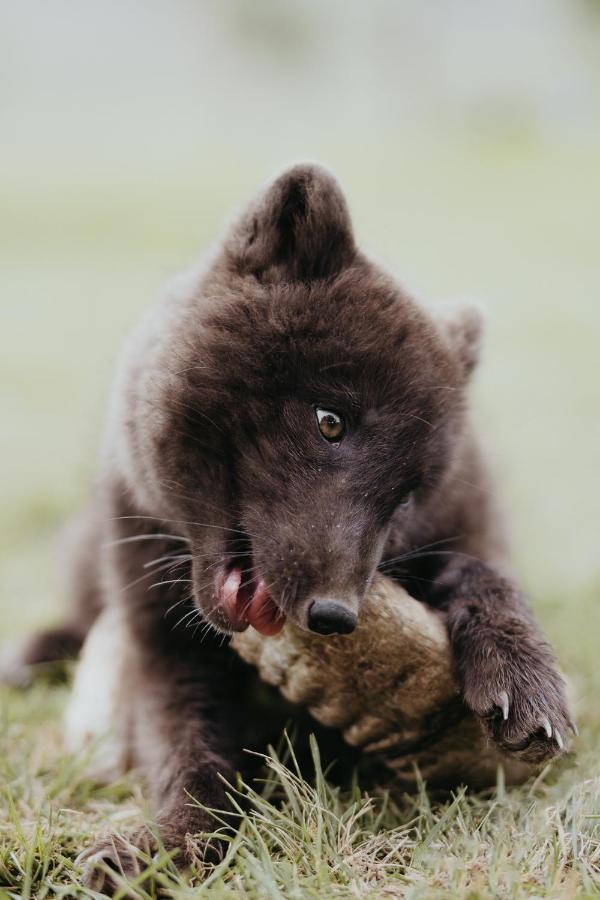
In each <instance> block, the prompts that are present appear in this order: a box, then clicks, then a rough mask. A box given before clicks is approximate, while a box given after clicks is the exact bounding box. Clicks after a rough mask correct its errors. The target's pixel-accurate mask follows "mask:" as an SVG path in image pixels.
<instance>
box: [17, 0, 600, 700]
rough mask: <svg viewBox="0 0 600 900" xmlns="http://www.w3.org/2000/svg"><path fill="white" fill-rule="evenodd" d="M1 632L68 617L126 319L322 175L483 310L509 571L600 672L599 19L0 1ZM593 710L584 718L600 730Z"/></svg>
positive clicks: (573, 6)
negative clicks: (287, 186) (61, 606)
mask: <svg viewBox="0 0 600 900" xmlns="http://www.w3.org/2000/svg"><path fill="white" fill-rule="evenodd" d="M0 11H1V16H2V21H1V22H0V135H1V139H0V154H1V157H2V165H1V166H0V216H1V220H0V228H1V236H0V254H1V264H0V273H1V274H0V287H1V293H0V301H1V304H2V307H1V348H0V349H1V355H0V390H1V410H0V427H1V453H2V471H1V492H2V496H1V503H0V535H1V536H0V567H1V572H0V604H1V606H0V636H3V637H7V636H12V635H16V634H18V633H21V632H23V631H25V630H27V629H28V628H31V627H32V626H34V625H36V624H38V623H41V622H43V621H45V620H47V619H49V618H51V617H53V616H55V615H57V612H56V610H57V606H58V603H59V599H60V597H59V595H60V588H59V579H58V574H57V573H58V568H57V565H56V560H55V556H56V549H55V548H56V535H57V532H58V530H59V527H60V525H61V523H62V522H63V521H64V520H66V519H67V518H68V516H69V514H70V513H71V512H72V511H74V510H75V509H76V508H77V507H78V505H79V504H80V503H81V502H82V500H83V498H84V497H85V495H86V492H87V490H88V488H89V485H90V483H91V480H92V478H93V474H94V468H95V459H96V447H97V442H98V436H99V433H100V428H101V423H102V418H103V411H104V404H105V398H106V393H107V387H108V383H109V380H110V376H111V371H112V367H113V363H114V359H115V355H116V353H117V352H118V350H119V347H120V344H121V341H122V338H123V336H124V335H125V333H126V332H127V330H128V328H129V327H130V325H131V323H132V322H133V321H134V320H135V319H136V317H137V316H138V315H139V313H140V312H141V311H142V310H143V309H144V308H145V307H146V306H147V305H148V304H149V303H151V302H153V301H154V299H155V298H156V297H157V296H158V295H159V292H160V289H161V284H162V283H163V281H164V280H165V279H166V278H168V277H169V276H170V275H172V274H173V273H175V272H176V271H177V270H178V269H180V268H181V267H185V266H187V265H188V264H189V263H191V262H193V260H194V259H195V258H196V257H197V255H198V254H199V253H201V252H202V251H203V250H204V249H205V248H206V247H208V246H209V245H210V243H211V242H212V241H214V240H215V239H216V238H217V237H218V235H219V234H220V232H221V231H222V229H223V227H224V225H225V224H226V222H227V220H228V219H229V218H230V217H231V216H232V214H233V213H235V211H236V210H237V209H238V208H239V206H240V205H241V204H242V203H243V202H244V200H245V199H246V198H247V197H248V196H249V195H250V194H251V193H252V192H253V191H254V190H255V189H256V188H257V187H258V186H259V185H260V184H261V183H262V182H263V181H264V180H265V179H267V178H268V177H270V176H271V175H272V173H273V172H274V171H276V170H278V169H279V168H281V167H282V166H283V165H284V164H286V163H288V162H291V161H295V160H298V159H306V158H311V159H318V160H320V161H322V162H324V163H326V164H327V165H329V166H331V167H332V168H333V169H334V170H335V171H336V173H337V174H338V176H339V178H340V179H341V181H342V184H343V185H344V187H345V189H346V191H347V193H348V197H349V201H350V205H351V209H352V211H353V215H354V219H355V225H356V232H357V235H358V238H359V240H360V241H361V243H362V244H363V245H365V246H366V247H367V248H368V249H370V250H372V252H373V253H375V254H376V255H377V256H378V257H379V258H380V259H382V260H383V261H385V262H386V264H387V265H388V266H390V267H391V268H392V269H393V270H394V271H395V272H397V273H398V276H399V277H400V278H401V279H402V280H403V281H404V282H405V283H406V284H407V285H408V286H409V287H410V288H411V289H412V290H413V291H414V292H415V293H416V294H418V295H421V296H423V297H425V298H427V299H432V300H435V299H437V298H439V299H446V298H461V297H465V298H476V299H478V300H479V301H480V303H481V304H482V305H483V306H484V307H485V308H486V309H487V310H488V318H489V324H488V338H487V344H486V349H485V353H484V358H483V362H482V366H481V369H480V371H479V373H478V375H477V378H476V382H475V385H474V398H475V402H476V405H477V408H478V414H479V418H480V420H481V422H482V425H483V426H484V429H485V433H486V435H487V440H488V444H489V447H490V452H491V454H492V457H493V459H494V462H495V465H496V467H497V469H498V471H499V475H500V481H499V484H500V488H499V490H500V493H501V496H502V498H503V500H504V502H505V505H506V507H507V508H508V510H509V512H510V514H511V516H512V521H513V534H514V544H515V550H516V554H517V557H518V563H519V568H520V571H521V573H522V575H523V577H524V579H525V581H526V584H527V587H528V589H529V591H530V593H531V595H532V597H533V599H534V602H535V604H536V608H537V609H538V610H539V614H540V616H541V617H542V619H543V621H544V625H545V627H546V628H547V630H548V631H549V633H550V634H551V636H552V638H553V639H554V641H555V642H556V644H557V645H558V649H559V654H560V656H561V659H562V661H563V663H564V665H565V666H566V667H567V668H568V669H569V671H571V672H573V673H574V676H575V681H576V686H577V690H578V692H579V694H580V697H581V706H582V709H583V714H584V716H585V715H587V716H590V717H593V716H594V712H593V710H594V708H595V707H597V700H596V698H597V691H598V688H600V674H599V673H597V672H596V668H597V666H596V659H597V653H598V635H599V634H600V603H599V602H598V601H599V594H600V561H599V552H598V544H599V522H600V487H599V480H600V479H599V475H598V469H599V467H600V424H599V421H600V397H599V395H600V354H599V352H598V345H599V341H600V229H599V226H598V218H599V210H600V4H598V3H594V2H591V0H588V2H583V0H524V2H516V0H515V2H512V0H510V2H504V3H503V4H497V3H492V2H487V0H486V2H482V3H477V4H475V3H472V2H450V3H441V2H431V3H426V4H425V3H422V2H386V0H374V2H372V3H364V2H362V3H361V2H350V0H345V2H341V0H334V2H328V3H324V2H316V0H289V2H267V0H253V2H242V0H223V2H217V0H214V2H201V0H195V2H192V0H185V2H184V0H162V2H158V0H144V2H141V0H129V2H127V3H122V2H117V0H103V2H102V3H99V2H95V3H93V2H89V0H82V2H78V3H75V2H66V0H55V2H52V3H45V2H43V0H22V2H18V0H14V2H11V0H2V3H1V5H0ZM596 715H597V714H596Z"/></svg>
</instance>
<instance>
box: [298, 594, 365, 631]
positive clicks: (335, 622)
mask: <svg viewBox="0 0 600 900" xmlns="http://www.w3.org/2000/svg"><path fill="white" fill-rule="evenodd" d="M308 627H309V628H310V630H311V631H316V632H317V634H350V632H351V631H354V629H355V628H356V615H355V614H354V613H353V612H351V610H349V609H348V607H347V606H344V605H343V604H342V603H338V602H337V601H336V600H315V601H314V603H313V604H312V605H311V607H310V609H309V610H308Z"/></svg>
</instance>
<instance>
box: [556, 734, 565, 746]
mask: <svg viewBox="0 0 600 900" xmlns="http://www.w3.org/2000/svg"><path fill="white" fill-rule="evenodd" d="M555 738H556V743H557V744H558V746H559V748H560V749H561V750H564V749H565V742H564V741H563V739H562V735H561V733H560V731H557V732H556V734H555Z"/></svg>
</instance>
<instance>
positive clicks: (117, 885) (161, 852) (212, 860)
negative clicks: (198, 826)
mask: <svg viewBox="0 0 600 900" xmlns="http://www.w3.org/2000/svg"><path fill="white" fill-rule="evenodd" d="M225 852H226V845H225V844H223V843H221V842H219V841H217V840H212V841H210V842H203V841H200V840H199V839H198V838H192V836H191V835H187V834H185V833H180V832H178V831H176V830H174V829H170V828H169V827H168V826H167V827H164V828H161V830H160V840H157V839H156V837H155V835H154V834H152V833H151V832H150V831H149V830H148V829H146V828H140V829H139V830H138V831H136V832H134V833H133V834H131V835H128V836H124V835H118V834H109V835H106V837H104V839H103V840H101V841H100V842H99V843H97V844H95V845H92V846H91V847H88V849H87V850H84V851H83V853H80V854H79V856H78V857H77V864H78V865H79V866H81V868H82V869H83V881H84V884H85V885H86V887H88V888H90V889H91V890H93V891H95V892H96V893H99V894H103V895H105V896H108V897H112V896H114V895H115V894H119V896H137V894H136V893H135V892H134V893H133V894H131V895H130V894H129V893H128V889H129V883H130V882H131V880H132V879H133V880H134V881H135V885H136V886H137V887H138V888H143V890H144V891H146V892H148V891H150V892H151V893H152V891H158V893H159V894H160V885H159V884H157V881H156V879H155V877H154V876H155V873H156V871H157V866H160V864H161V862H164V861H165V858H166V856H169V857H171V858H172V859H173V861H174V863H175V865H176V867H177V868H178V869H182V868H185V867H187V866H188V865H191V864H192V863H194V864H196V865H201V866H203V865H206V864H209V865H216V864H217V863H219V862H220V861H221V860H222V858H223V856H224V855H225ZM158 881H160V878H159V879H158Z"/></svg>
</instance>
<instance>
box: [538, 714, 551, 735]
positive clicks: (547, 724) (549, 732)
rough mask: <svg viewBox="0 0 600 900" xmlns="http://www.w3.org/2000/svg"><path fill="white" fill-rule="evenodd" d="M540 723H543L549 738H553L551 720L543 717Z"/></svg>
mask: <svg viewBox="0 0 600 900" xmlns="http://www.w3.org/2000/svg"><path fill="white" fill-rule="evenodd" d="M540 724H541V726H542V728H543V729H544V731H545V732H546V737H547V738H548V740H551V739H552V725H551V724H550V720H549V719H542V721H541V723H540Z"/></svg>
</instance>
